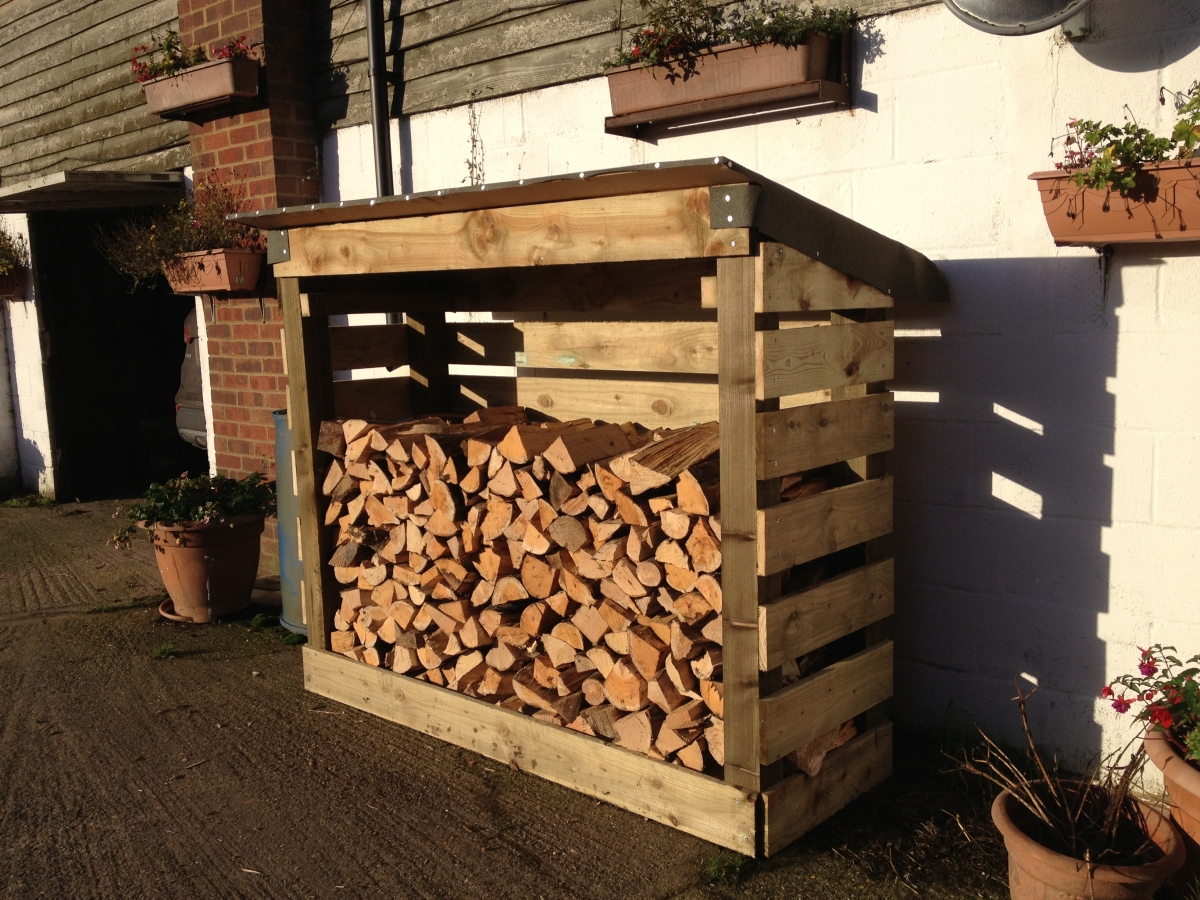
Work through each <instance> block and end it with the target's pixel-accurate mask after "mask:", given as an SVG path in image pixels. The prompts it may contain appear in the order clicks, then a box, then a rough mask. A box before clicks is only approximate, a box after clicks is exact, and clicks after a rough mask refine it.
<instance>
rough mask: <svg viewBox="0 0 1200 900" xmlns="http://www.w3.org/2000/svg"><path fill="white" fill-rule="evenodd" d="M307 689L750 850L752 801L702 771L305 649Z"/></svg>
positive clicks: (707, 837) (740, 849) (710, 838)
mask: <svg viewBox="0 0 1200 900" xmlns="http://www.w3.org/2000/svg"><path fill="white" fill-rule="evenodd" d="M304 686H305V688H307V689H308V690H310V691H312V692H313V693H316V694H320V695H321V696H323V697H327V698H329V699H330V700H336V701H337V702H339V703H344V704H346V705H347V706H352V707H354V708H355V709H360V710H363V711H365V712H369V713H373V714H374V715H377V716H381V717H382V718H384V719H387V720H389V721H391V722H396V723H398V724H400V725H404V726H405V727H407V728H412V729H414V730H416V731H420V732H423V733H425V734H430V735H433V736H434V737H437V738H440V739H441V740H443V741H446V742H448V743H451V744H454V745H456V746H459V747H465V748H466V749H468V750H473V751H475V752H476V753H479V754H481V755H483V756H486V757H488V758H489V759H494V760H497V761H499V762H501V763H505V764H509V765H511V766H513V767H515V768H518V769H520V770H522V771H524V772H528V773H531V774H533V775H538V776H540V777H542V778H545V779H546V780H547V781H553V782H555V783H556V784H561V785H564V786H566V787H569V788H571V789H572V790H576V791H579V792H580V793H583V794H586V795H588V796H589V797H595V798H597V799H599V800H604V801H606V802H608V803H612V804H613V805H615V806H619V807H622V808H623V809H628V810H630V811H631V812H635V813H637V814H638V815H640V816H645V817H646V818H649V819H654V820H655V821H656V822H662V823H664V824H666V825H670V826H671V827H672V828H678V829H679V830H680V831H685V832H687V833H688V834H693V835H696V836H697V837H700V838H703V839H704V840H706V841H711V842H712V843H714V844H718V845H720V846H722V847H728V848H730V849H732V850H737V851H738V852H741V853H745V854H748V855H753V853H754V845H755V840H754V836H755V821H754V817H755V802H754V798H753V797H752V796H749V795H748V794H746V793H745V792H743V791H741V790H738V789H737V788H736V787H733V786H732V785H727V784H724V783H722V782H720V781H718V780H717V779H715V778H710V777H708V776H707V775H702V774H700V773H699V772H692V771H690V770H688V769H685V768H683V767H682V766H673V765H670V764H669V763H663V762H659V761H656V760H653V759H650V758H649V757H646V756H643V755H641V754H640V753H635V752H633V751H632V750H625V749H622V748H620V747H616V746H613V745H612V744H606V743H605V742H603V741H601V740H599V739H597V738H592V737H588V736H586V735H582V734H579V733H577V732H574V731H571V730H569V729H566V728H560V727H558V726H555V725H548V724H546V723H544V722H539V721H537V720H536V719H533V718H531V717H529V716H524V715H521V714H520V713H517V712H513V711H511V710H507V709H501V708H500V707H497V706H493V705H491V704H489V703H485V702H483V701H481V700H476V699H474V698H471V697H468V696H466V695H465V694H459V693H457V692H455V691H450V690H447V689H445V688H439V687H436V686H434V685H431V684H426V683H424V682H421V681H417V680H416V679H415V678H407V677H405V676H403V675H398V674H396V673H395V672H391V671H389V670H387V669H377V668H374V667H372V666H367V665H364V664H362V663H358V662H355V661H353V660H350V659H347V658H345V657H343V656H339V655H337V654H333V653H328V652H320V651H316V650H310V649H308V648H307V647H306V648H305V650H304Z"/></svg>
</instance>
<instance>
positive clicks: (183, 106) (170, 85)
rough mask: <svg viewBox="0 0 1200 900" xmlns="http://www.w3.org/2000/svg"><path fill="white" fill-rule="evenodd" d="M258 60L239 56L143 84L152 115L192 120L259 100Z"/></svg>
mask: <svg viewBox="0 0 1200 900" xmlns="http://www.w3.org/2000/svg"><path fill="white" fill-rule="evenodd" d="M258 67H259V66H258V60H257V59H248V58H247V57H244V56H240V57H234V58H232V59H216V60H213V61H212V62H206V63H201V64H200V65H198V66H192V68H190V69H186V70H185V71H183V72H180V73H179V74H178V75H164V76H163V77H162V78H153V79H151V80H150V81H147V82H145V83H143V84H142V91H143V92H145V94H146V105H147V106H148V107H149V108H150V112H152V113H154V114H155V115H159V116H162V117H163V118H164V119H183V118H191V117H194V115H195V114H196V113H198V112H202V111H204V110H212V109H217V108H219V107H222V106H227V105H229V103H231V102H232V101H234V100H238V99H245V98H248V97H257V96H258Z"/></svg>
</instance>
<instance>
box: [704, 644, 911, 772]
mask: <svg viewBox="0 0 1200 900" xmlns="http://www.w3.org/2000/svg"><path fill="white" fill-rule="evenodd" d="M725 665H726V667H728V665H729V660H728V656H727V657H726V660H725ZM726 672H727V673H728V668H727V669H726ZM890 696H892V642H891V641H884V642H883V643H880V644H876V645H874V646H873V647H868V648H867V649H866V650H863V651H861V652H860V653H855V654H854V655H853V656H849V657H847V658H846V659H843V660H840V661H839V662H835V663H834V664H833V665H831V666H826V667H825V668H824V669H822V670H821V671H819V672H817V673H816V674H815V675H809V676H808V677H807V678H802V679H801V680H800V681H797V682H796V683H795V684H792V685H789V686H788V687H785V688H784V689H783V690H781V691H777V692H776V693H774V694H771V695H770V696H769V697H763V698H762V699H761V700H760V701H758V708H759V713H758V714H759V719H760V721H761V722H762V747H761V752H762V761H763V762H764V763H769V762H774V761H775V760H777V759H782V758H783V757H785V756H787V755H788V754H789V753H791V752H792V751H793V750H799V749H800V748H801V747H804V746H806V745H807V744H808V743H809V742H810V741H811V740H813V738H816V737H819V736H820V735H822V734H824V733H825V732H827V731H829V730H830V729H832V728H837V727H838V726H839V725H841V724H842V723H843V722H845V721H846V720H847V719H852V718H854V717H855V716H857V715H858V714H859V713H864V712H866V711H867V710H868V709H870V708H871V707H872V706H875V705H876V704H877V703H882V702H883V701H884V700H886V699H887V698H888V697H890ZM725 703H726V707H725V708H726V709H727V710H728V709H729V705H728V704H729V685H728V684H727V685H726V686H725ZM725 740H726V746H727V747H728V741H729V736H728V724H727V725H726V737H725ZM726 753H728V749H727V750H726Z"/></svg>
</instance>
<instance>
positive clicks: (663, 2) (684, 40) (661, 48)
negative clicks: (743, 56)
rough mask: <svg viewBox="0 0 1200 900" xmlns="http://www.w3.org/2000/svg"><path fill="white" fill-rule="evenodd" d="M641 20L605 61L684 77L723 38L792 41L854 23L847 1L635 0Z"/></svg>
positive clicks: (752, 41)
mask: <svg viewBox="0 0 1200 900" xmlns="http://www.w3.org/2000/svg"><path fill="white" fill-rule="evenodd" d="M640 2H641V5H642V9H643V10H645V13H646V23H645V25H643V26H642V27H641V28H637V29H634V30H633V31H630V32H629V46H628V48H626V49H622V50H621V51H619V52H618V54H617V55H616V56H615V57H614V58H613V59H611V60H609V61H608V63H607V65H609V66H627V65H634V64H637V63H644V64H646V65H651V66H662V67H664V68H665V69H666V70H667V78H668V79H669V80H671V81H674V80H675V79H676V78H682V79H683V80H685V81H686V80H687V79H688V78H690V77H692V76H693V75H695V74H696V66H697V63H698V62H699V59H700V57H702V56H703V55H705V54H706V53H711V52H712V51H713V50H714V48H717V47H721V46H724V45H726V44H737V43H743V44H749V45H750V46H754V47H758V46H762V45H764V44H778V45H780V46H783V47H796V46H799V45H800V44H804V43H807V42H808V39H809V38H810V37H811V36H812V35H814V34H817V33H818V32H825V33H828V34H844V33H845V32H847V31H849V30H851V29H852V28H853V27H854V22H855V20H856V14H855V12H854V10H852V9H850V8H849V7H842V8H832V9H826V8H825V7H823V6H821V5H820V4H814V5H813V6H812V7H811V8H809V9H803V10H802V9H800V8H799V7H797V6H794V5H792V4H787V3H779V2H777V0H750V2H746V3H742V4H735V5H734V6H731V7H720V6H712V5H710V4H709V3H708V2H707V0H640Z"/></svg>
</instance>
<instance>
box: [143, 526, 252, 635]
mask: <svg viewBox="0 0 1200 900" xmlns="http://www.w3.org/2000/svg"><path fill="white" fill-rule="evenodd" d="M262 531H263V518H262V516H241V517H238V518H236V519H231V520H229V521H228V522H224V523H221V524H216V523H214V524H209V525H206V524H203V523H199V522H191V523H187V524H183V525H155V526H154V558H155V559H157V560H158V571H159V573H160V574H161V575H162V580H163V585H164V586H165V587H166V589H167V593H168V594H170V595H171V601H172V603H174V605H175V614H176V615H177V616H180V617H184V618H188V619H191V620H192V621H193V622H211V621H212V620H213V619H216V618H218V617H220V616H225V615H229V614H230V613H235V612H238V611H239V610H243V609H245V608H246V607H247V606H249V605H250V594H251V592H252V591H253V590H254V579H255V578H256V577H257V576H258V547H259V536H260V535H261V534H262Z"/></svg>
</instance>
